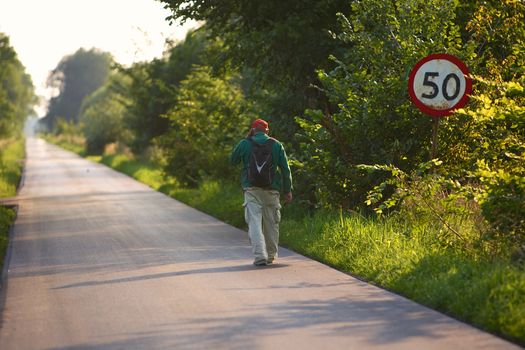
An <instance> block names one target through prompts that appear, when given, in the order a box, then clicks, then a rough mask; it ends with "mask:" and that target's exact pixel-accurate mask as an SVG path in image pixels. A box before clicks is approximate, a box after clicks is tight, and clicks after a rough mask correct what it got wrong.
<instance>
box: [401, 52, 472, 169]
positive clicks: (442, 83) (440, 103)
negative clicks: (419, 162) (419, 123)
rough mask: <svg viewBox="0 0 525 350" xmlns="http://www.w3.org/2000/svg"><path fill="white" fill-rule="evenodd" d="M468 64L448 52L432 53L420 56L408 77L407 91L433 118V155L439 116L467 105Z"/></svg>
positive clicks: (420, 108)
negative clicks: (421, 57)
mask: <svg viewBox="0 0 525 350" xmlns="http://www.w3.org/2000/svg"><path fill="white" fill-rule="evenodd" d="M468 74H469V71H468V68H467V66H466V65H465V64H464V63H463V62H462V61H461V60H460V59H459V58H457V57H455V56H452V55H449V54H431V55H428V56H427V57H425V58H423V59H421V60H420V61H419V62H418V63H416V65H415V66H414V68H412V71H411V72H410V76H409V79H408V92H409V94H410V98H411V99H412V102H413V103H414V104H415V105H416V107H417V108H419V110H421V112H423V113H425V114H428V115H430V116H432V117H433V118H434V123H433V130H432V148H431V154H430V159H433V158H435V157H436V155H437V143H438V129H439V119H440V118H441V117H445V116H449V115H451V114H452V113H453V112H454V110H456V109H458V108H461V107H463V106H465V104H466V103H467V102H468V98H469V95H470V94H471V92H472V80H471V79H470V77H469V76H468Z"/></svg>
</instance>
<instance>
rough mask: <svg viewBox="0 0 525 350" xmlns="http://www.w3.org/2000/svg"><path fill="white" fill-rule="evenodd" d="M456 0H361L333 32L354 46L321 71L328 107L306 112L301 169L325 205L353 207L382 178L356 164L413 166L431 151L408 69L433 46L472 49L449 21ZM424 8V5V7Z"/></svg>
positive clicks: (426, 124)
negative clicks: (333, 65)
mask: <svg viewBox="0 0 525 350" xmlns="http://www.w3.org/2000/svg"><path fill="white" fill-rule="evenodd" d="M456 5H457V3H456V2H454V1H443V0H434V1H422V0H411V1H389V2H384V1H380V0H366V1H358V2H355V3H354V4H353V7H352V8H353V11H352V13H350V14H349V16H348V17H346V16H344V15H340V16H339V19H340V24H341V33H340V34H339V35H338V38H339V39H340V40H342V41H344V42H346V43H348V44H349V45H351V46H352V49H351V50H348V51H347V52H346V54H345V55H343V56H342V57H340V58H333V59H334V61H335V62H336V63H337V67H336V68H335V69H334V70H332V71H330V72H324V71H320V72H319V79H320V80H321V82H322V86H321V88H322V89H323V90H324V91H325V93H326V94H327V95H328V97H329V99H330V102H331V104H332V106H331V109H325V110H312V111H309V112H308V113H307V115H306V117H305V118H299V119H298V122H299V123H300V125H301V128H302V129H303V132H302V134H303V135H302V146H303V148H304V155H303V157H302V158H301V160H303V171H304V172H306V173H308V174H310V175H308V176H310V177H312V179H310V183H315V184H316V187H317V188H318V195H319V197H320V198H319V199H320V200H322V201H323V202H324V203H338V204H341V205H343V206H345V207H355V206H358V205H360V203H362V202H363V201H364V198H365V196H366V192H367V190H368V189H370V188H371V187H372V186H373V185H374V184H375V183H377V181H379V180H381V179H380V178H379V179H378V178H376V177H374V176H370V175H367V174H366V173H363V172H362V171H360V170H359V169H358V168H356V166H357V165H358V164H376V163H378V164H394V165H396V166H398V167H400V168H401V169H407V170H408V169H413V168H414V167H416V166H417V164H419V163H420V162H422V161H424V160H425V158H426V157H427V154H428V148H429V147H428V143H429V142H428V140H429V139H430V130H431V120H430V118H428V117H425V116H422V115H421V114H420V113H419V112H418V111H417V110H416V109H415V108H414V107H412V106H411V104H410V102H409V98H408V93H407V88H406V84H407V80H408V73H409V70H410V68H411V67H412V66H413V65H414V64H415V63H416V62H417V61H418V60H419V59H420V58H421V57H423V56H425V55H426V54H429V53H432V52H450V53H454V54H457V55H458V56H460V57H464V56H465V55H466V56H467V57H469V56H470V55H471V53H470V51H469V48H468V47H467V48H466V50H461V51H460V49H463V46H462V45H461V42H459V38H458V36H459V32H458V28H457V26H455V25H454V23H453V22H452V20H453V19H454V16H455V14H454V11H455V6H456ZM422 9H424V11H423V10H422Z"/></svg>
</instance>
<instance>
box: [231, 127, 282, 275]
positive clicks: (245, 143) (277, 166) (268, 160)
mask: <svg viewBox="0 0 525 350" xmlns="http://www.w3.org/2000/svg"><path fill="white" fill-rule="evenodd" d="M268 132H269V129H268V123H267V122H266V121H264V120H262V119H257V120H255V121H254V122H253V123H252V127H251V129H250V132H249V133H248V137H247V138H245V139H243V140H241V141H240V142H239V143H238V144H237V146H236V147H235V148H234V150H233V152H232V154H231V158H230V160H231V163H232V164H234V165H236V164H239V163H241V162H242V173H241V184H242V188H243V190H244V204H243V206H244V217H245V219H246V223H247V224H248V235H249V237H250V241H251V244H252V251H253V255H254V257H255V260H254V262H253V263H254V265H256V266H263V265H268V264H271V263H273V261H274V259H275V258H276V257H277V250H278V245H279V222H280V221H281V204H280V202H279V196H280V192H281V191H282V192H283V193H284V201H285V202H286V203H289V202H291V201H292V176H291V173H290V166H289V165H288V158H287V157H286V152H285V150H284V147H283V145H282V144H281V143H280V142H279V141H277V140H276V139H274V138H271V137H269V136H268Z"/></svg>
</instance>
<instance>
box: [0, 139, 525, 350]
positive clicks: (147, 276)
mask: <svg viewBox="0 0 525 350" xmlns="http://www.w3.org/2000/svg"><path fill="white" fill-rule="evenodd" d="M11 202H15V203H16V204H17V205H18V217H17V220H16V224H15V226H14V230H13V233H12V240H11V247H10V249H9V253H8V260H9V261H8V265H7V266H6V269H5V270H7V269H8V272H7V271H5V272H7V279H6V283H5V284H4V285H3V287H2V290H1V291H0V293H1V298H0V302H1V304H0V306H2V310H1V319H0V322H1V328H0V349H2V350H13V349H23V350H28V349H29V350H32V349H46V350H77V349H101V350H102V349H104V350H108V349H109V350H113V349H126V350H130V349H149V350H151V349H252V350H253V349H281V350H283V349H301V350H304V349H322V350H328V349H390V350H391V349H402V350H407V349H414V350H416V349H417V350H421V349H424V350H429V349H436V350H442V349H447V350H450V349H476V350H480V349H498V350H500V349H520V347H518V346H517V345H514V344H511V343H509V342H506V341H504V340H502V339H500V338H498V337H495V336H492V335H490V334H487V333H484V332H482V331H479V330H477V329H475V328H473V327H470V326H468V325H465V324H463V323H460V322H458V321H456V320H453V319H451V318H449V317H446V316H444V315H442V314H440V313H438V312H435V311H432V310H430V309H428V308H425V307H422V306H420V305H418V304H415V303H413V302H411V301H409V300H407V299H404V298H402V297H400V296H397V295H395V294H392V293H389V292H386V291H384V290H382V289H380V288H377V287H374V286H371V285H369V284H366V283H364V282H361V281H359V280H356V279H354V278H352V277H350V276H348V275H346V274H344V273H341V272H338V271H336V270H334V269H331V268H329V267H327V266H325V265H322V264H320V263H318V262H315V261H313V260H310V259H307V258H305V257H303V256H300V255H298V254H295V253H293V252H291V251H289V250H286V249H282V250H281V256H280V258H279V259H278V262H277V264H275V265H273V266H269V267H264V268H255V267H254V266H252V264H251V262H252V260H251V248H250V245H249V242H248V239H247V235H246V233H245V232H244V231H241V230H238V229H236V228H234V227H231V226H229V225H227V224H225V223H223V222H220V221H218V220H216V219H214V218H212V217H210V216H208V215H205V214H203V213H201V212H199V211H197V210H195V209H192V208H190V207H188V206H186V205H183V204H182V203H180V202H178V201H176V200H174V199H171V198H169V197H167V196H165V195H163V194H161V193H158V192H155V191H153V190H152V189H150V188H148V187H147V186H144V185H143V184H140V183H138V182H136V181H134V180H133V179H131V178H129V177H128V176H125V175H122V174H119V173H117V172H115V171H113V170H111V169H109V168H107V167H105V166H103V165H100V164H96V163H92V162H89V161H87V160H84V159H82V158H80V157H78V156H76V155H74V154H72V153H70V152H66V151H64V150H61V149H60V148H58V147H55V146H52V145H49V144H47V143H45V142H44V141H42V140H38V139H34V138H30V139H28V141H27V163H26V169H25V178H24V185H23V187H22V189H21V191H20V193H19V195H18V196H17V197H16V198H15V199H14V200H11ZM5 275H6V273H4V277H6V276H5Z"/></svg>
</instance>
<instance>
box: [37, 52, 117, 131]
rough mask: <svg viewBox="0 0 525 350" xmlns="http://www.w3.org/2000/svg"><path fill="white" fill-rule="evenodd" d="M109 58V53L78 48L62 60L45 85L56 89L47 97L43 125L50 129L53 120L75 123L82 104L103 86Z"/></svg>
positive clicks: (108, 67)
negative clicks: (47, 101) (58, 119)
mask: <svg viewBox="0 0 525 350" xmlns="http://www.w3.org/2000/svg"><path fill="white" fill-rule="evenodd" d="M112 63H113V59H112V57H111V55H110V54H109V53H106V52H102V51H99V50H97V49H91V50H84V49H79V50H78V51H77V52H75V53H74V54H73V55H70V56H66V57H64V58H63V59H62V60H61V61H60V63H59V64H58V65H57V67H56V68H55V69H54V70H53V71H52V72H51V74H50V76H49V78H48V85H49V86H50V87H53V88H55V89H57V90H58V95H57V96H55V97H53V98H51V100H50V102H49V107H48V111H47V114H46V116H45V117H44V120H43V122H44V123H45V124H46V125H47V127H48V128H50V129H51V128H53V126H54V125H55V121H56V119H57V118H64V119H65V120H66V121H68V122H73V123H76V122H78V116H79V111H80V106H81V104H82V101H83V100H84V98H85V97H86V96H88V95H89V94H91V93H92V92H93V91H95V90H96V89H98V88H99V87H101V86H102V85H104V83H105V82H106V81H107V79H108V76H109V73H110V71H111V65H112Z"/></svg>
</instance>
